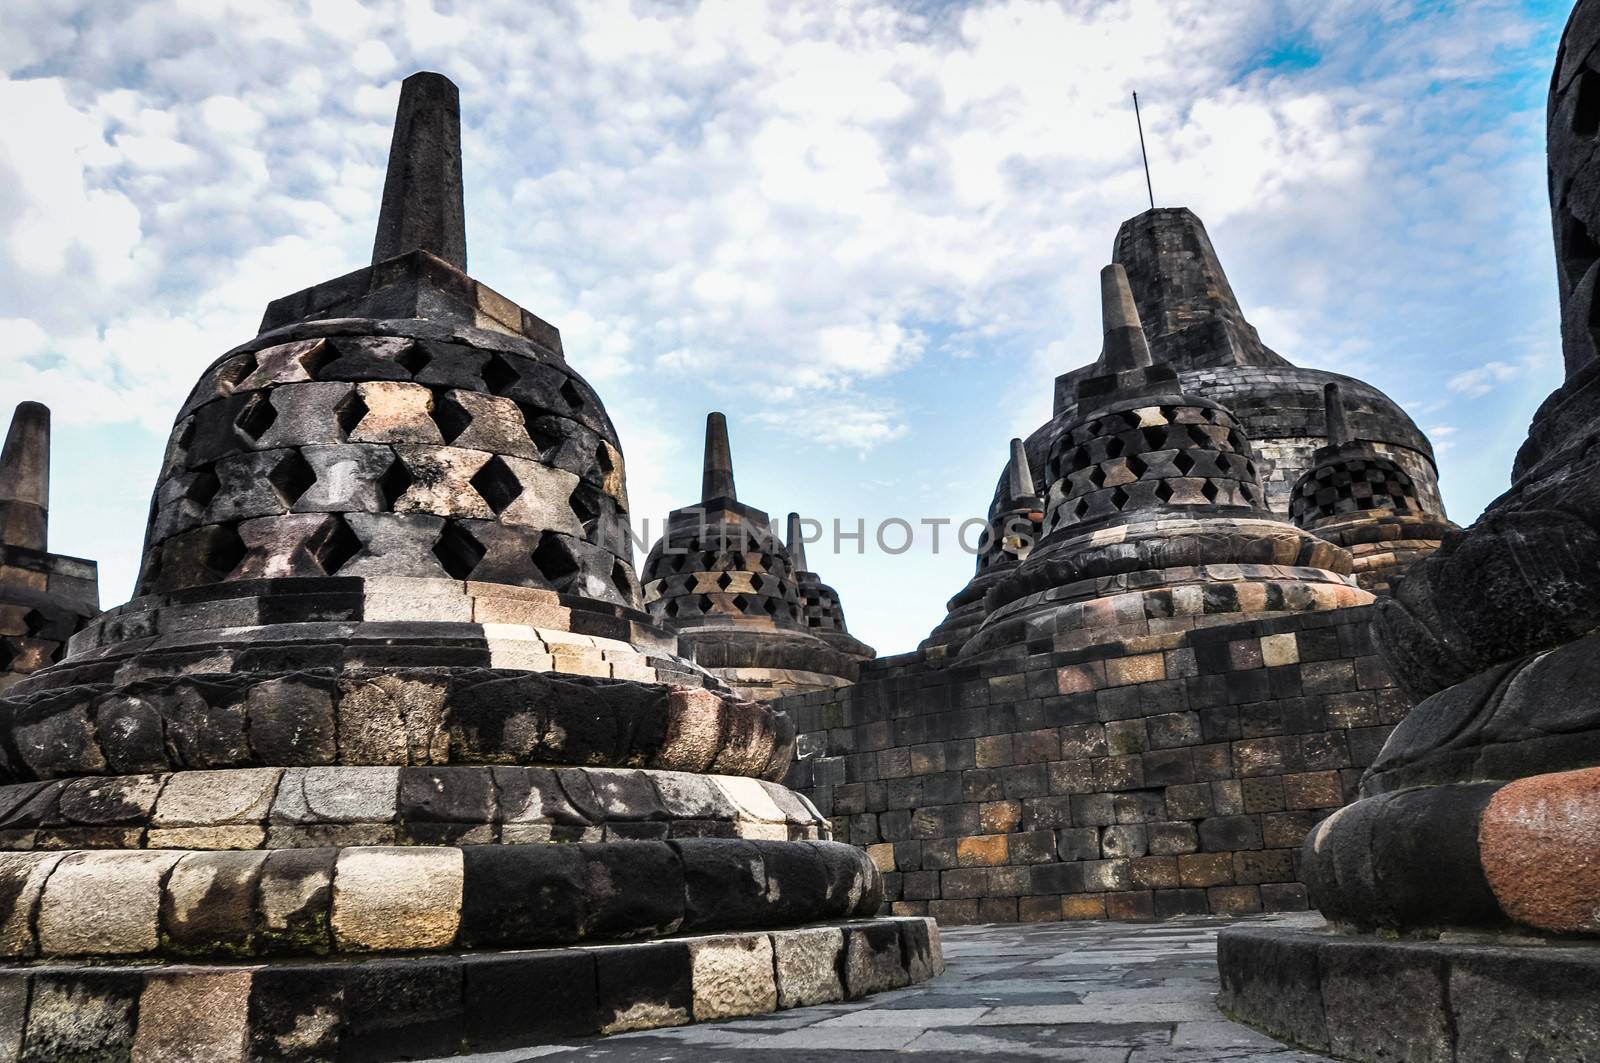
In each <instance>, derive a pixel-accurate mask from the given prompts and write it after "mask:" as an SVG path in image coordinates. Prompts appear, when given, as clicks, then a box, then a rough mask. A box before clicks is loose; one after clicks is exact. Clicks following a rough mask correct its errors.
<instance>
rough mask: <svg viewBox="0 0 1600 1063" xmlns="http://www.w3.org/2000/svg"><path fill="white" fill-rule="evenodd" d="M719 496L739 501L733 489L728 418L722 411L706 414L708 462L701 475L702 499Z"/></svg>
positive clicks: (713, 498)
mask: <svg viewBox="0 0 1600 1063" xmlns="http://www.w3.org/2000/svg"><path fill="white" fill-rule="evenodd" d="M718 498H726V499H728V500H729V501H738V498H739V496H738V495H736V494H734V491H733V452H732V451H731V450H730V449H729V448H728V419H727V418H726V417H724V416H722V414H720V413H709V414H707V415H706V462H705V471H704V472H703V473H702V474H701V477H700V501H702V502H711V501H713V500H715V499H718Z"/></svg>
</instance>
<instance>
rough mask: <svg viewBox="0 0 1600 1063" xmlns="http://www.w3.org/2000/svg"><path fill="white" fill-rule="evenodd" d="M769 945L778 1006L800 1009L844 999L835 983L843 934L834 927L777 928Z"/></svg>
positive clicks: (837, 979) (836, 981)
mask: <svg viewBox="0 0 1600 1063" xmlns="http://www.w3.org/2000/svg"><path fill="white" fill-rule="evenodd" d="M772 948H773V961H774V962H773V967H774V969H775V970H776V972H777V982H778V1006H779V1007H782V1008H804V1007H809V1006H810V1005H812V1004H825V1003H827V1002H828V1001H830V1000H843V999H844V986H843V985H841V984H840V982H839V952H840V951H841V950H842V949H843V948H844V933H843V931H841V930H840V929H839V928H838V927H833V926H823V927H804V928H801V929H798V930H783V931H779V932H778V933H775V934H773V935H772Z"/></svg>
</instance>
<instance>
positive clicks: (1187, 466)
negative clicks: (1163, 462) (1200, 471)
mask: <svg viewBox="0 0 1600 1063" xmlns="http://www.w3.org/2000/svg"><path fill="white" fill-rule="evenodd" d="M1172 467H1173V468H1174V469H1177V470H1178V475H1179V476H1188V475H1189V473H1190V471H1191V470H1192V469H1193V468H1194V459H1193V458H1191V457H1190V456H1189V455H1188V453H1187V452H1185V451H1182V450H1180V451H1178V453H1177V454H1176V455H1174V456H1173V458H1172Z"/></svg>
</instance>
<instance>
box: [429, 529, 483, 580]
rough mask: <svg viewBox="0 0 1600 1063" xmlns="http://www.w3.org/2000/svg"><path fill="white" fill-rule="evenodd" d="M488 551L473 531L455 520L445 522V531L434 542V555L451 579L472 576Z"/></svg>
mask: <svg viewBox="0 0 1600 1063" xmlns="http://www.w3.org/2000/svg"><path fill="white" fill-rule="evenodd" d="M487 552H488V551H487V550H486V549H484V546H483V544H482V543H480V542H478V540H477V539H475V538H474V537H473V535H472V533H471V532H469V531H467V529H465V528H463V527H462V526H461V525H460V523H458V522H457V521H453V520H452V521H447V522H446V523H445V526H444V531H442V532H440V533H439V541H438V542H436V543H434V544H433V556H434V557H437V558H438V559H439V564H441V565H443V566H444V570H445V571H446V572H448V573H449V574H450V578H451V579H467V578H468V577H470V576H471V575H472V570H473V569H475V568H477V567H478V562H479V561H482V560H483V555H484V554H485V553H487Z"/></svg>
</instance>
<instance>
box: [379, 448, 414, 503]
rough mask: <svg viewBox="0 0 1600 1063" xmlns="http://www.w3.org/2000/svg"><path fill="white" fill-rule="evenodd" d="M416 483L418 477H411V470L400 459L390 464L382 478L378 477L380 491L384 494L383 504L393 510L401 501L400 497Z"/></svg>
mask: <svg viewBox="0 0 1600 1063" xmlns="http://www.w3.org/2000/svg"><path fill="white" fill-rule="evenodd" d="M415 482H416V477H414V476H412V475H411V470H410V469H408V468H407V467H406V463H405V462H403V461H401V460H400V459H399V458H395V459H394V461H392V462H390V463H389V467H388V468H387V469H385V470H384V473H383V475H382V476H380V477H378V490H379V491H381V492H382V493H383V504H384V507H385V508H386V509H389V510H393V509H394V504H395V503H396V502H398V501H400V496H401V495H403V494H405V493H406V492H407V491H408V490H410V489H411V485H412V484H413V483H415Z"/></svg>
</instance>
